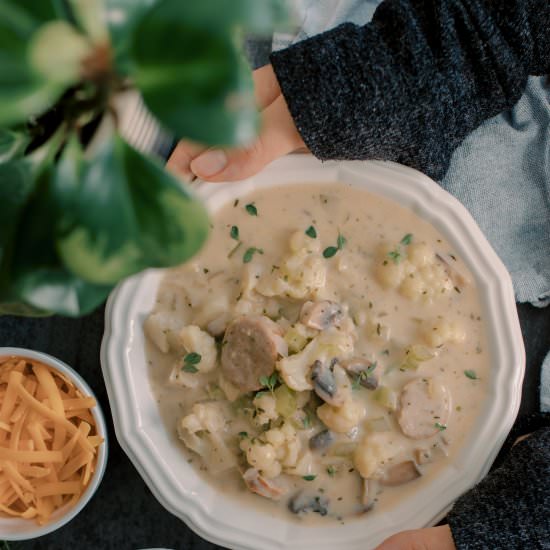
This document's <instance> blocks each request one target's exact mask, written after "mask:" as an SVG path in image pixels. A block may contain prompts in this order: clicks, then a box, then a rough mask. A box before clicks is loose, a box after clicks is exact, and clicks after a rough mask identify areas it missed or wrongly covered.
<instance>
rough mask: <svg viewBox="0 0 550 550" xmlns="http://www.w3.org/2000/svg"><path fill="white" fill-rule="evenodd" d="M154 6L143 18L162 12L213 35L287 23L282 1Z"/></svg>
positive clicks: (210, 0) (169, 0)
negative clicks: (234, 28) (233, 30)
mask: <svg viewBox="0 0 550 550" xmlns="http://www.w3.org/2000/svg"><path fill="white" fill-rule="evenodd" d="M158 7H159V10H152V12H151V13H150V14H148V15H147V18H149V17H150V16H152V17H154V16H155V15H154V14H158V13H160V12H162V13H164V14H165V15H166V16H168V17H170V18H173V19H176V20H181V21H185V22H186V23H187V24H188V25H189V26H190V27H193V28H203V29H205V30H208V31H210V32H212V33H215V34H218V33H220V32H222V33H225V32H227V30H228V29H231V28H233V27H240V28H242V29H244V30H246V31H248V32H252V33H254V34H263V33H270V32H272V31H273V29H274V27H275V26H281V25H284V24H285V23H287V22H288V16H287V14H288V9H287V2H286V0H231V4H230V8H229V6H228V2H227V0H207V1H202V2H181V1H180V0H159V1H158ZM228 8H229V9H228Z"/></svg>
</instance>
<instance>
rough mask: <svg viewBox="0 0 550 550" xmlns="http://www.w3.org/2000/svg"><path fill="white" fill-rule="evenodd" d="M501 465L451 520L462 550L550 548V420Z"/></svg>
mask: <svg viewBox="0 0 550 550" xmlns="http://www.w3.org/2000/svg"><path fill="white" fill-rule="evenodd" d="M533 422H534V423H536V424H539V425H540V424H543V425H546V426H547V427H546V428H541V429H539V430H537V431H535V432H534V433H533V434H532V435H531V436H530V437H528V438H527V439H525V440H523V441H522V442H520V443H518V444H517V445H516V446H515V447H513V448H512V450H511V451H510V452H509V453H508V454H507V455H506V459H505V460H504V462H503V463H502V465H501V466H500V467H498V468H495V469H493V470H492V472H491V473H489V474H488V475H487V476H486V477H485V478H484V479H483V481H481V483H479V484H478V485H477V486H476V487H474V489H472V490H471V491H470V492H468V493H466V494H465V495H464V496H462V497H461V498H459V499H458V500H457V501H456V503H455V505H454V507H453V509H452V510H451V512H450V513H449V514H448V516H447V521H448V523H449V525H450V527H451V531H452V534H453V538H454V540H455V545H456V547H457V549H458V550H496V549H499V548H502V549H506V550H516V549H517V550H524V549H529V550H536V549H545V550H546V549H549V548H550V535H549V525H550V481H549V480H550V415H539V416H538V417H536V418H533Z"/></svg>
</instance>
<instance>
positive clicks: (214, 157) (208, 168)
mask: <svg viewBox="0 0 550 550" xmlns="http://www.w3.org/2000/svg"><path fill="white" fill-rule="evenodd" d="M226 165H227V155H226V154H225V152H224V151H222V150H221V149H212V150H211V151H206V153H203V154H202V155H199V156H198V157H197V158H196V159H194V160H193V161H192V162H191V170H192V171H193V173H195V174H197V176H199V177H201V178H208V177H210V176H214V175H216V174H217V173H218V172H221V171H222V170H223V169H224V168H225V167H226Z"/></svg>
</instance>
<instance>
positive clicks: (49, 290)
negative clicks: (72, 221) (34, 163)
mask: <svg viewBox="0 0 550 550" xmlns="http://www.w3.org/2000/svg"><path fill="white" fill-rule="evenodd" d="M52 173H53V167H52V166H51V165H50V166H49V168H48V169H45V170H44V171H43V172H42V173H41V175H40V177H39V178H38V181H37V182H36V185H35V187H36V188H35V189H34V192H33V194H32V196H31V197H30V199H29V201H28V202H27V204H26V205H25V207H24V208H23V209H22V212H21V216H20V220H19V224H18V228H17V235H16V236H15V245H14V251H13V260H12V267H11V276H12V282H11V285H12V292H13V294H14V295H16V296H17V297H18V298H19V300H21V301H22V302H23V303H24V304H26V305H30V306H32V307H33V308H37V309H38V310H42V311H50V312H54V313H60V314H62V315H69V316H80V315H84V314H86V313H89V312H90V311H92V310H93V309H95V308H96V307H97V306H98V305H99V304H100V303H101V302H103V301H104V300H105V298H106V297H107V295H108V293H109V291H110V290H111V286H97V285H92V284H89V283H87V282H86V281H83V280H82V279H80V278H79V277H77V276H75V275H74V274H72V273H71V272H69V271H68V270H67V269H66V268H65V267H64V266H63V264H62V263H61V260H60V258H59V256H58V254H57V251H56V250H55V231H56V222H57V219H58V212H57V209H56V204H55V197H53V196H52V187H51V178H52Z"/></svg>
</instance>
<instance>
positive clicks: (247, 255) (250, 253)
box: [243, 246, 264, 264]
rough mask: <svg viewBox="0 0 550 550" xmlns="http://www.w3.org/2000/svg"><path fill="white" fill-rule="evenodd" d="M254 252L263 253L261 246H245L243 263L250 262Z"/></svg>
mask: <svg viewBox="0 0 550 550" xmlns="http://www.w3.org/2000/svg"><path fill="white" fill-rule="evenodd" d="M256 252H257V253H258V254H263V253H264V251H263V250H262V249H261V248H256V247H255V246H251V247H250V248H247V249H246V252H245V253H244V254H243V263H245V264H247V263H249V262H251V261H252V258H253V257H254V254H256Z"/></svg>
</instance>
